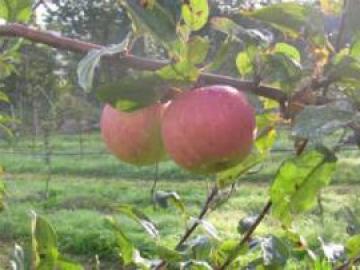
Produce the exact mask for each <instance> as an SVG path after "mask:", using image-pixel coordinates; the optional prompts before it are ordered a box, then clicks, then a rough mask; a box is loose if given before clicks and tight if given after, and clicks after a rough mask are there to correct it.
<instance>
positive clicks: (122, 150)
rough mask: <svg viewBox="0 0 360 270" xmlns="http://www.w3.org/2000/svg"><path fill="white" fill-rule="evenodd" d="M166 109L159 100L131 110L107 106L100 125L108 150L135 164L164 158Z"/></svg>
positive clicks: (149, 162) (149, 163)
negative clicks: (142, 107)
mask: <svg viewBox="0 0 360 270" xmlns="http://www.w3.org/2000/svg"><path fill="white" fill-rule="evenodd" d="M164 110H165V105H164V104H160V103H159V104H154V105H152V106H150V107H147V108H144V109H140V110H137V111H134V112H130V113H128V112H120V111H118V110H116V109H114V108H113V107H111V106H110V105H105V107H104V109H103V112H102V116H101V122H100V127H101V134H102V137H103V140H104V142H105V144H106V146H107V148H108V150H109V151H110V152H111V153H113V154H114V155H115V156H116V157H118V158H119V159H120V160H122V161H124V162H127V163H131V164H133V165H138V166H141V165H151V164H154V163H156V162H159V161H161V160H162V159H163V158H164V156H165V150H164V146H163V142H162V138H161V119H162V116H163V112H164Z"/></svg>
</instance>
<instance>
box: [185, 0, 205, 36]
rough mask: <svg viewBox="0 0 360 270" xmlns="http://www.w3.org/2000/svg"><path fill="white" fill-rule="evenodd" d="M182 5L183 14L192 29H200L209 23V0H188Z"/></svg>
mask: <svg viewBox="0 0 360 270" xmlns="http://www.w3.org/2000/svg"><path fill="white" fill-rule="evenodd" d="M185 2H186V3H184V4H183V6H182V16H183V19H184V22H185V24H186V25H188V26H189V27H190V28H191V30H193V31H198V30H200V29H201V28H203V26H204V25H205V24H206V23H207V21H208V17H209V4H208V1H207V0H188V1H185Z"/></svg>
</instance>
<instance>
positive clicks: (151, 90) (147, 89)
mask: <svg viewBox="0 0 360 270" xmlns="http://www.w3.org/2000/svg"><path fill="white" fill-rule="evenodd" d="M165 86H166V81H165V80H164V79H162V78H161V77H160V76H159V75H158V74H157V73H155V72H150V71H146V72H135V73H132V74H130V75H127V76H125V77H124V78H122V79H120V80H118V81H116V82H112V83H109V84H106V85H103V86H101V87H99V88H98V89H97V90H96V92H97V96H98V98H99V99H100V100H101V101H103V102H105V103H108V104H111V105H112V106H113V107H114V108H117V109H118V110H120V111H125V112H131V111H135V110H138V109H141V108H144V107H147V106H149V105H151V104H153V103H155V102H157V101H159V100H160V99H161V97H162V96H163V94H164V92H165V91H166V90H167V89H166V87H165Z"/></svg>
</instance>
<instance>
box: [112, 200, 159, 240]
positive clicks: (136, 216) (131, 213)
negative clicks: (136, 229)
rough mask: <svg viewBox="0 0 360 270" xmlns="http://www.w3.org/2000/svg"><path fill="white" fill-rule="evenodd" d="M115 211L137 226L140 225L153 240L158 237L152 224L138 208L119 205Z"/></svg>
mask: <svg viewBox="0 0 360 270" xmlns="http://www.w3.org/2000/svg"><path fill="white" fill-rule="evenodd" d="M115 210H116V211H118V212H119V213H122V214H124V215H126V216H127V217H129V218H131V219H132V220H134V221H135V222H137V223H138V224H139V225H141V226H142V227H143V228H144V229H145V231H146V232H147V233H148V234H149V235H150V236H151V237H153V238H157V237H158V236H159V232H158V230H157V229H156V226H155V225H154V223H153V222H152V221H151V220H150V219H149V218H148V217H147V216H146V215H145V214H144V213H143V212H142V211H140V210H139V209H138V208H136V207H135V206H132V205H128V204H121V205H117V206H116V207H115Z"/></svg>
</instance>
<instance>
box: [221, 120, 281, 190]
mask: <svg viewBox="0 0 360 270" xmlns="http://www.w3.org/2000/svg"><path fill="white" fill-rule="evenodd" d="M257 122H259V121H257ZM268 124H269V122H268ZM259 129H260V130H261V131H262V130H265V132H264V133H263V134H262V135H261V136H259V137H258V138H257V139H256V141H255V149H254V150H253V152H252V153H251V154H250V155H249V156H248V157H247V158H246V159H245V160H244V161H242V162H241V163H239V164H238V165H236V166H234V167H232V168H230V169H228V170H225V171H222V172H220V173H218V174H217V176H216V183H217V185H218V186H219V188H225V187H227V186H229V185H231V184H233V183H235V182H236V181H237V180H238V179H239V178H240V177H241V176H243V175H245V174H246V173H247V172H248V171H249V170H250V169H252V168H253V167H255V166H256V165H258V164H260V163H261V162H262V161H264V159H265V158H266V156H267V155H268V153H269V152H270V149H271V148H272V146H273V144H274V142H275V139H276V135H277V134H276V131H275V130H274V129H273V128H268V127H264V128H262V127H259ZM260 133H261V132H260Z"/></svg>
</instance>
